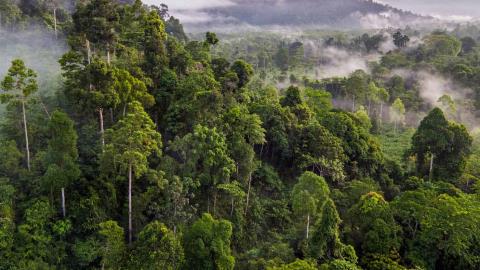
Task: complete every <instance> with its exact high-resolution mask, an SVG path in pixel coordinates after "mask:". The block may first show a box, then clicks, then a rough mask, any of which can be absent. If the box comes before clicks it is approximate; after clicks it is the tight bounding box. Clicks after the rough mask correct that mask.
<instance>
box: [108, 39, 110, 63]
mask: <svg viewBox="0 0 480 270" xmlns="http://www.w3.org/2000/svg"><path fill="white" fill-rule="evenodd" d="M107 64H108V65H109V66H110V44H107Z"/></svg>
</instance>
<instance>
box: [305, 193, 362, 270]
mask: <svg viewBox="0 0 480 270" xmlns="http://www.w3.org/2000/svg"><path fill="white" fill-rule="evenodd" d="M340 223H341V220H340V216H339V215H338V212H337V208H336V206H335V203H334V202H333V201H332V200H331V199H330V198H329V199H327V201H326V202H325V203H324V204H323V207H322V209H321V216H320V219H319V220H318V222H317V224H316V225H315V230H314V232H313V236H312V238H311V240H310V244H309V255H310V256H311V257H312V258H315V259H316V260H317V261H319V262H326V261H331V260H334V259H345V260H347V261H349V262H351V263H356V261H357V257H356V254H355V250H354V249H353V247H351V246H346V245H344V244H343V243H342V242H341V240H340Z"/></svg>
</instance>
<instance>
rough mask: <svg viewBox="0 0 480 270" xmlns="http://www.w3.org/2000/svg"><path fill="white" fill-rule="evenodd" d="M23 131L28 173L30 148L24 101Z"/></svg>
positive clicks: (23, 102)
mask: <svg viewBox="0 0 480 270" xmlns="http://www.w3.org/2000/svg"><path fill="white" fill-rule="evenodd" d="M22 113H23V129H24V133H25V148H26V150H27V168H28V170H29V171H30V146H29V144H28V128H27V114H26V112H25V100H22Z"/></svg>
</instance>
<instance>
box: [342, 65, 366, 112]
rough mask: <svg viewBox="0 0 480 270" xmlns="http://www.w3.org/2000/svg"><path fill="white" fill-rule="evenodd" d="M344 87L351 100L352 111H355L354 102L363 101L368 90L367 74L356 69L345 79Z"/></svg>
mask: <svg viewBox="0 0 480 270" xmlns="http://www.w3.org/2000/svg"><path fill="white" fill-rule="evenodd" d="M345 89H346V91H347V94H348V95H350V98H351V101H352V108H351V110H352V112H354V111H356V104H357V103H361V102H363V100H364V99H365V96H366V93H367V90H368V74H366V73H365V71H363V70H356V71H354V72H353V73H352V74H351V75H350V78H348V79H347V82H346V85H345Z"/></svg>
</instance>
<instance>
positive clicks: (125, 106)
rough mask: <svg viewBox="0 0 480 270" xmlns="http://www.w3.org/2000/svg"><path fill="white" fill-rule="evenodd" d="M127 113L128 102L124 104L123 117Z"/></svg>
mask: <svg viewBox="0 0 480 270" xmlns="http://www.w3.org/2000/svg"><path fill="white" fill-rule="evenodd" d="M126 114H127V103H125V104H124V105H123V117H125V115H126ZM157 118H158V117H157Z"/></svg>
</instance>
